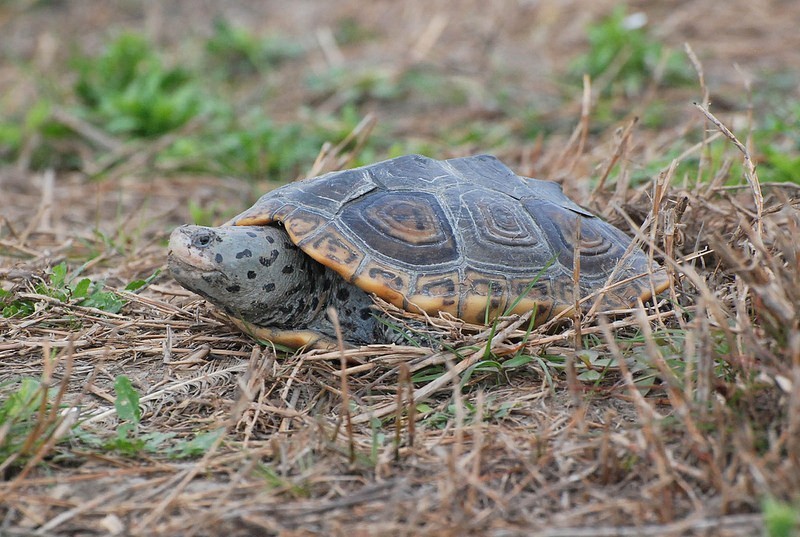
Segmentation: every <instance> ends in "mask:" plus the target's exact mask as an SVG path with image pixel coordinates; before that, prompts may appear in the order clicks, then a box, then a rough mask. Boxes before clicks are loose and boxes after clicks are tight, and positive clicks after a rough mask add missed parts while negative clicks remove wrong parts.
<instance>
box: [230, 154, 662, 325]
mask: <svg viewBox="0 0 800 537" xmlns="http://www.w3.org/2000/svg"><path fill="white" fill-rule="evenodd" d="M229 224H233V225H268V224H272V225H283V226H285V227H286V230H287V232H288V233H289V235H290V237H291V238H292V240H293V241H294V242H295V243H296V244H297V245H298V246H299V247H300V248H301V249H302V250H303V251H304V252H306V253H307V254H308V255H309V256H311V257H312V258H314V259H316V260H317V261H319V262H320V263H322V264H324V265H326V266H328V267H330V268H332V269H333V270H335V271H336V272H338V273H339V274H340V275H341V276H342V277H344V278H345V279H346V280H347V281H349V282H352V283H354V284H355V285H358V286H359V287H361V288H362V289H364V290H366V291H368V292H372V293H375V294H376V295H378V296H379V297H381V298H383V299H384V300H387V301H389V302H391V303H393V304H395V305H397V306H399V307H403V308H406V309H409V310H423V311H426V312H428V313H432V314H433V313H436V312H437V311H446V312H448V313H451V314H453V315H456V316H458V317H461V318H463V319H465V320H467V321H470V322H484V321H485V320H487V318H489V319H491V318H493V317H496V316H497V315H502V314H504V313H511V312H514V313H519V312H522V311H527V310H530V309H532V308H533V307H536V308H537V310H538V315H537V321H538V322H542V321H544V320H547V319H548V318H550V317H552V316H553V315H555V314H556V313H558V312H560V311H563V310H565V309H569V308H571V307H573V305H574V303H575V297H574V284H573V281H572V279H573V274H572V273H573V262H574V256H575V251H576V249H578V250H579V252H580V262H581V265H580V268H581V278H580V292H581V295H582V296H588V295H592V294H597V293H598V291H599V290H601V289H602V290H603V294H604V303H603V305H604V306H607V307H628V306H630V305H632V304H633V303H634V302H635V300H636V299H637V298H648V297H649V296H650V295H651V294H652V291H653V290H654V291H655V292H660V291H662V290H663V289H665V288H666V287H667V286H668V282H669V280H668V277H667V275H666V273H665V271H664V270H663V269H662V268H661V267H659V266H658V265H655V264H652V265H651V263H650V261H649V260H648V258H647V257H646V256H645V254H644V253H643V252H642V251H641V250H640V249H638V248H631V249H630V250H631V251H630V252H628V253H627V255H626V251H627V250H628V249H629V245H630V242H631V240H630V238H629V237H627V236H626V235H625V234H624V233H622V232H621V231H619V230H618V229H616V228H614V227H613V226H611V225H610V224H607V223H605V222H603V221H602V220H600V219H599V218H596V217H594V216H593V215H592V214H591V213H589V212H588V211H586V210H585V209H583V208H581V207H580V206H578V205H577V204H575V203H574V202H572V201H571V200H570V199H568V198H567V197H566V196H565V195H564V194H563V193H562V191H561V188H560V187H559V186H558V185H557V184H555V183H552V182H548V181H540V180H537V179H528V178H523V177H519V176H518V175H516V174H515V173H514V172H513V171H512V170H510V169H509V168H508V167H506V166H505V165H504V164H503V163H502V162H500V161H499V160H497V159H496V158H494V157H492V156H489V155H479V156H474V157H464V158H458V159H451V160H446V161H438V160H434V159H430V158H427V157H424V156H420V155H408V156H404V157H398V158H395V159H392V160H389V161H385V162H380V163H377V164H372V165H369V166H364V167H361V168H355V169H352V170H345V171H341V172H333V173H329V174H326V175H324V176H321V177H317V178H314V179H309V180H305V181H300V182H296V183H292V184H289V185H286V186H284V187H281V188H278V189H276V190H273V191H272V192H269V193H267V194H265V195H264V196H262V197H261V199H259V200H258V202H257V203H256V204H255V205H254V206H253V207H251V208H250V209H248V210H247V211H245V212H244V213H242V214H241V215H239V216H237V217H236V218H234V219H232V220H231V221H230V222H229ZM579 227H580V242H578V243H576V239H577V234H576V232H577V230H578V229H579ZM650 278H652V283H651V280H650ZM615 282H617V283H615ZM618 282H622V283H618ZM607 284H612V285H611V287H610V288H606V285H607Z"/></svg>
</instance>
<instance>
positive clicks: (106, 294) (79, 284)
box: [0, 262, 159, 318]
mask: <svg viewBox="0 0 800 537" xmlns="http://www.w3.org/2000/svg"><path fill="white" fill-rule="evenodd" d="M81 270H82V269H78V270H76V271H75V272H74V273H73V274H71V275H68V273H67V264H66V263H65V262H61V263H59V264H58V265H56V266H54V267H53V268H52V269H51V272H50V276H49V278H48V280H47V281H41V282H39V283H37V284H36V285H35V286H34V288H33V292H34V294H38V295H42V296H46V297H50V298H55V299H57V300H58V301H60V302H63V303H71V304H75V305H79V306H84V307H88V308H95V309H98V310H101V311H105V312H108V313H119V312H120V311H121V310H122V308H123V307H124V306H125V304H127V301H126V300H124V299H122V298H120V296H119V295H118V294H117V293H114V292H113V291H106V290H104V289H105V286H104V284H103V283H102V282H93V281H92V280H91V279H89V278H80V279H78V276H79V274H80V272H81ZM158 274H159V272H158V271H156V272H155V273H154V274H152V275H151V276H149V277H148V278H147V279H145V280H134V281H132V282H130V283H129V284H128V285H127V286H126V287H125V290H126V291H139V290H140V289H142V288H143V287H145V286H146V285H148V284H149V283H150V282H152V281H153V280H154V279H155V278H156V276H158ZM36 304H37V301H36V299H35V298H27V297H26V298H16V295H15V293H14V292H12V291H6V290H4V289H0V305H1V306H2V308H3V309H2V312H3V317H7V318H8V317H27V316H28V315H31V314H32V313H34V311H36Z"/></svg>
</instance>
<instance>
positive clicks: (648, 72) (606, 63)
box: [570, 6, 691, 95]
mask: <svg viewBox="0 0 800 537" xmlns="http://www.w3.org/2000/svg"><path fill="white" fill-rule="evenodd" d="M644 17H645V15H644V14H643V13H636V14H632V15H627V14H626V12H625V8H624V7H623V6H618V7H617V8H616V9H614V11H613V12H612V13H611V15H609V16H608V17H607V18H605V19H602V20H601V21H600V22H599V23H596V24H593V25H591V26H589V28H588V30H587V37H588V40H589V52H588V53H586V54H584V55H582V56H580V57H578V58H577V59H576V60H575V61H574V62H573V65H572V68H571V69H570V71H571V72H572V74H573V75H576V76H578V77H579V76H582V75H583V74H584V73H586V74H588V75H589V76H591V77H592V79H599V78H603V77H608V78H609V79H610V80H609V82H610V83H609V84H608V85H607V86H606V87H605V92H606V94H610V93H611V92H612V89H613V87H614V86H620V87H622V89H623V91H624V93H625V94H626V95H637V94H639V93H641V91H642V90H643V89H644V87H645V85H646V84H647V83H648V82H649V81H650V80H652V79H653V77H654V76H655V75H656V73H657V72H658V71H659V65H660V64H661V63H662V62H664V67H663V79H662V80H663V82H664V83H665V84H680V83H687V82H689V81H691V76H690V70H689V68H688V64H687V63H686V61H685V59H684V58H683V57H682V56H679V55H677V54H675V53H673V52H671V51H668V50H667V49H665V48H664V46H663V45H662V44H661V43H659V42H658V41H657V40H655V39H654V38H653V37H652V36H651V35H650V34H649V33H648V32H647V29H646V26H645V23H646V19H645V18H644Z"/></svg>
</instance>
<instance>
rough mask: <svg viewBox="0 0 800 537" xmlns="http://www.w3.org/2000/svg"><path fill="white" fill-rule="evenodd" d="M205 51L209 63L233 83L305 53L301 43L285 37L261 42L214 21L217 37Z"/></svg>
mask: <svg viewBox="0 0 800 537" xmlns="http://www.w3.org/2000/svg"><path fill="white" fill-rule="evenodd" d="M205 50H206V53H207V55H208V57H209V63H211V65H212V66H214V67H216V68H217V69H219V70H220V71H221V72H222V73H223V74H224V75H225V76H226V77H228V78H233V79H239V78H242V77H244V76H249V75H252V74H256V73H260V72H265V71H268V70H270V69H272V68H274V67H277V66H278V65H280V64H281V63H283V62H284V61H287V60H290V59H293V58H297V57H298V56H300V55H302V54H303V52H304V50H303V47H302V46H301V45H300V44H299V43H296V42H294V41H291V40H289V39H287V38H282V37H266V38H259V37H257V36H255V35H253V34H252V33H251V32H249V31H247V30H246V29H244V28H241V27H236V26H233V25H232V24H231V23H230V22H228V21H227V20H225V19H216V20H215V21H214V35H212V36H211V38H209V40H208V41H207V42H206V44H205Z"/></svg>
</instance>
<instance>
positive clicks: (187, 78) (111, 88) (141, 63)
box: [74, 34, 211, 138]
mask: <svg viewBox="0 0 800 537" xmlns="http://www.w3.org/2000/svg"><path fill="white" fill-rule="evenodd" d="M74 66H75V69H76V71H77V75H78V79H77V82H76V83H75V94H76V96H77V97H78V98H79V99H80V101H81V104H82V105H83V108H82V110H81V111H82V112H83V113H84V114H85V115H86V116H87V118H88V119H90V120H92V121H93V122H95V123H98V124H100V125H102V126H103V128H104V130H106V131H108V132H110V133H112V134H126V135H130V136H134V137H145V138H149V137H153V136H159V135H162V134H165V133H167V132H169V131H172V130H174V129H176V128H178V127H181V126H183V125H185V124H186V123H187V122H188V121H190V120H191V119H192V118H194V117H196V116H198V115H199V114H200V113H208V112H209V103H211V101H210V100H209V99H207V98H206V96H205V95H204V93H203V91H202V89H201V86H200V85H199V84H198V83H197V80H193V78H192V75H191V73H190V72H189V71H187V70H185V69H182V68H179V67H165V66H164V62H163V60H162V58H161V57H160V55H159V54H158V53H156V51H155V50H154V49H153V48H152V46H151V45H150V44H149V43H148V42H147V41H146V40H145V39H144V38H143V37H142V36H139V35H135V34H123V35H121V36H120V37H118V38H117V39H116V40H115V41H113V42H112V43H111V44H110V45H109V46H108V48H107V49H106V50H105V52H104V53H103V54H101V55H100V56H99V57H96V58H89V57H79V58H76V59H75V60H74Z"/></svg>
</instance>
